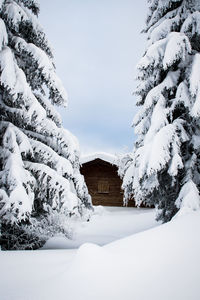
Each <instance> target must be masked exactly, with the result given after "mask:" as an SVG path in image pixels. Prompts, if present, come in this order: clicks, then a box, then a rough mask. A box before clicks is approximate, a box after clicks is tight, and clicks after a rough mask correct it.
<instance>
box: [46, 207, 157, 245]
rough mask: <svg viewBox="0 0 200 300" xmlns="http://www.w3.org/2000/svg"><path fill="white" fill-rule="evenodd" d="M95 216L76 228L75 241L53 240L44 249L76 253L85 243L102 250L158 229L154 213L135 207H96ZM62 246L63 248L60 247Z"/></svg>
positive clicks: (60, 238)
mask: <svg viewBox="0 0 200 300" xmlns="http://www.w3.org/2000/svg"><path fill="white" fill-rule="evenodd" d="M94 208H95V213H94V215H93V216H92V217H91V220H90V222H87V221H86V222H83V223H82V224H81V226H80V223H79V222H77V224H76V223H75V224H74V226H73V227H74V228H75V232H74V235H73V239H72V240H68V239H65V238H63V237H53V238H51V239H50V240H48V241H47V243H46V244H45V245H44V247H43V249H58V248H60V249H63V248H66V249H69V248H70V249H74V248H78V247H80V246H81V245H82V244H83V243H95V244H97V245H99V246H103V245H105V244H108V243H111V242H113V241H115V240H117V239H120V238H123V237H125V236H128V235H131V234H134V233H137V232H140V231H143V230H146V229H148V228H151V227H154V226H157V225H158V224H157V222H156V221H155V220H154V219H155V211H154V209H149V208H133V207H103V206H94ZM58 244H59V245H58Z"/></svg>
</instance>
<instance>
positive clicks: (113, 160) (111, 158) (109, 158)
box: [80, 152, 117, 165]
mask: <svg viewBox="0 0 200 300" xmlns="http://www.w3.org/2000/svg"><path fill="white" fill-rule="evenodd" d="M95 159H101V160H103V161H106V162H108V163H110V164H112V165H117V156H116V155H113V154H110V153H105V152H96V153H92V154H89V155H84V156H82V157H81V159H80V163H81V164H85V163H88V162H90V161H93V160H95Z"/></svg>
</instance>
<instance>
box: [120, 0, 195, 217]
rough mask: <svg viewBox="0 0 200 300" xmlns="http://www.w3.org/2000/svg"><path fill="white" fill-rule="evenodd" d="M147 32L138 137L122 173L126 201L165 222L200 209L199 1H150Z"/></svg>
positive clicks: (139, 93) (140, 67) (141, 70)
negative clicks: (150, 208)
mask: <svg viewBox="0 0 200 300" xmlns="http://www.w3.org/2000/svg"><path fill="white" fill-rule="evenodd" d="M145 32H146V33H147V35H148V45H147V50H146V52H145V54H144V56H143V57H142V59H141V60H140V62H139V64H138V66H137V69H138V77H137V79H138V81H139V84H138V87H137V90H136V95H137V96H138V100H137V105H138V106H140V109H139V111H138V113H137V114H136V116H135V118H134V126H135V132H136V134H137V135H138V139H137V141H136V143H135V149H134V153H133V155H132V157H131V158H130V156H129V158H128V159H127V158H126V157H125V158H124V160H123V165H122V166H121V173H122V175H124V180H123V188H124V190H125V199H128V198H130V197H131V196H133V195H134V198H135V200H136V203H137V204H138V205H140V204H141V203H142V202H144V203H146V204H147V205H155V206H156V207H157V208H158V213H157V219H158V220H162V221H163V222H167V221H169V220H170V219H171V218H172V217H173V216H174V215H175V214H176V213H177V212H178V213H179V214H181V213H185V212H187V211H188V210H196V209H199V206H200V198H199V190H200V161H199V159H200V121H199V120H200V119H199V117H200V53H199V52H200V1H199V0H187V1H186V0H165V1H163V0H151V1H149V13H148V17H147V22H146V29H145Z"/></svg>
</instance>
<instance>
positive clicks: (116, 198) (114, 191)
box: [81, 153, 134, 206]
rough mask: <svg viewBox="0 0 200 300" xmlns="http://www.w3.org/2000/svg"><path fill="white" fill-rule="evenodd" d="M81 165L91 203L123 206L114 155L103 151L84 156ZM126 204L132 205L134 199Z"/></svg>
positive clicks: (120, 181)
mask: <svg viewBox="0 0 200 300" xmlns="http://www.w3.org/2000/svg"><path fill="white" fill-rule="evenodd" d="M81 165H82V167H81V174H82V175H84V177H85V181H86V184H87V187H88V190H89V193H90V195H91V197H92V203H93V205H103V206H123V191H122V190H121V185H122V180H121V179H120V177H119V176H118V173H117V170H118V168H117V165H116V157H115V156H113V155H110V154H105V153H99V154H93V155H90V156H85V157H82V159H81ZM128 206H134V201H129V204H128Z"/></svg>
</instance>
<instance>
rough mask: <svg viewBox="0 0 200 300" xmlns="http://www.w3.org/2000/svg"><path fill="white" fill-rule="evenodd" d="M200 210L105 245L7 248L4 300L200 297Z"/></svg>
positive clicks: (1, 283) (0, 258) (1, 259)
mask: <svg viewBox="0 0 200 300" xmlns="http://www.w3.org/2000/svg"><path fill="white" fill-rule="evenodd" d="M199 253H200V212H194V213H191V214H190V215H186V216H182V217H179V218H177V219H176V220H174V221H171V222H170V223H167V224H165V225H160V226H158V227H156V228H153V229H150V230H147V231H144V232H142V233H138V234H135V235H132V236H130V237H128V238H125V239H122V240H118V241H116V242H114V243H111V244H109V245H107V246H104V247H99V246H97V245H94V244H84V245H83V246H81V247H80V249H79V250H78V251H77V253H76V252H74V251H72V250H57V251H50V250H46V251H35V252H34V251H32V252H31V251H29V252H28V251H27V252H25V253H24V252H4V253H1V255H0V265H1V280H0V290H1V299H2V300H8V299H9V300H11V299H15V300H40V299H42V300H54V299H57V300H62V299H63V300H64V299H68V300H86V299H87V300H94V299H95V300H102V299H103V300H122V299H125V300H169V299H170V300H199V299H200V285H199V278H200V259H199Z"/></svg>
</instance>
